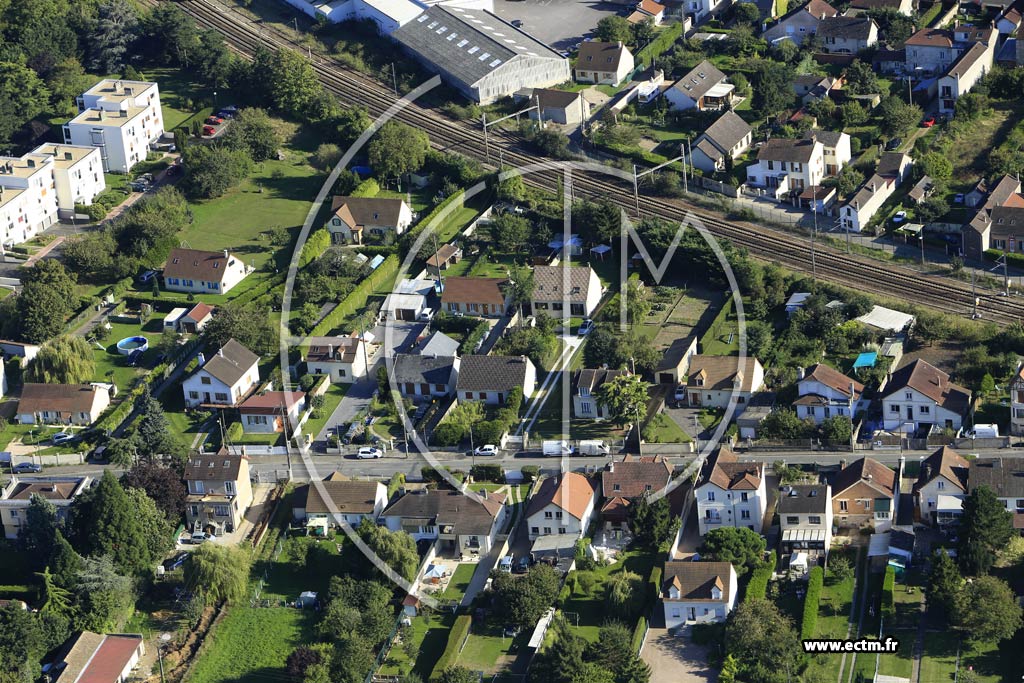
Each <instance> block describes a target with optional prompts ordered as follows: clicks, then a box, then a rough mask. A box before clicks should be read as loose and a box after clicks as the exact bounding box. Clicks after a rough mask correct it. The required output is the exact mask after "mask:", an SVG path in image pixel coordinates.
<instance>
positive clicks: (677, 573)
mask: <svg viewBox="0 0 1024 683" xmlns="http://www.w3.org/2000/svg"><path fill="white" fill-rule="evenodd" d="M738 593H739V582H738V581H737V580H736V570H735V569H734V568H733V566H732V565H731V564H729V563H728V562H678V561H670V562H666V563H665V573H664V574H663V575H662V586H661V604H662V607H663V609H664V610H665V627H666V628H668V629H669V630H672V629H674V628H678V627H679V626H685V625H691V624H710V623H716V622H721V621H725V619H726V617H728V616H729V613H730V612H732V608H733V607H734V606H735V605H736V595H737V594H738Z"/></svg>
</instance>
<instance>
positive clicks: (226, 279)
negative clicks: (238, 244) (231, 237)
mask: <svg viewBox="0 0 1024 683" xmlns="http://www.w3.org/2000/svg"><path fill="white" fill-rule="evenodd" d="M252 271H253V269H252V268H251V267H249V266H246V265H245V261H243V260H242V258H241V257H240V256H236V255H235V254H232V253H231V252H230V251H228V250H227V249H225V250H224V251H201V250H199V249H171V253H170V254H169V255H168V256H167V262H166V263H165V264H164V273H163V277H164V289H166V290H167V291H169V292H188V293H190V294H227V293H228V292H229V291H231V290H232V289H233V288H234V286H235V285H237V284H238V283H239V282H241V281H242V280H244V279H245V276H246V275H248V274H249V273H251V272H252Z"/></svg>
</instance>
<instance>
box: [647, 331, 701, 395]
mask: <svg viewBox="0 0 1024 683" xmlns="http://www.w3.org/2000/svg"><path fill="white" fill-rule="evenodd" d="M696 355H697V337H679V338H677V339H674V340H673V341H672V343H671V344H669V346H668V348H667V349H665V350H664V351H663V352H662V355H661V360H660V361H658V366H657V367H656V368H655V369H654V377H655V381H657V382H658V383H659V384H670V385H672V386H676V385H678V384H680V383H681V382H683V381H685V377H686V374H687V373H688V372H690V361H691V360H693V357H694V356H696Z"/></svg>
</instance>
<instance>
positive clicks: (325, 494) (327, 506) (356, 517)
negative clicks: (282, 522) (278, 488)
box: [292, 477, 388, 528]
mask: <svg viewBox="0 0 1024 683" xmlns="http://www.w3.org/2000/svg"><path fill="white" fill-rule="evenodd" d="M387 504H388V489H387V487H386V486H384V484H383V483H382V482H379V481H356V480H340V479H335V478H334V477H327V478H326V479H324V480H323V481H320V482H311V483H309V484H306V485H305V486H301V487H299V489H298V490H297V491H296V492H295V504H294V505H293V506H292V519H294V520H296V521H298V522H301V523H304V524H306V526H321V527H325V526H341V525H342V524H343V523H347V524H348V525H350V526H352V527H353V528H354V527H357V526H359V524H360V523H362V521H363V520H364V519H368V520H370V521H371V522H376V521H377V518H378V517H379V516H380V514H381V513H382V512H384V508H385V507H387Z"/></svg>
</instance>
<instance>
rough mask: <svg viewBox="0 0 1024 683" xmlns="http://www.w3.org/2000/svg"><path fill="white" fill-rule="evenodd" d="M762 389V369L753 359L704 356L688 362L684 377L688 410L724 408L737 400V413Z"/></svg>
mask: <svg viewBox="0 0 1024 683" xmlns="http://www.w3.org/2000/svg"><path fill="white" fill-rule="evenodd" d="M762 388H764V367H763V366H762V365H761V361H759V360H757V359H756V358H754V357H753V356H747V357H746V358H743V359H740V357H739V356H706V355H703V354H697V355H694V356H692V357H691V358H690V371H689V375H687V377H686V403H687V405H689V406H690V407H694V408H695V407H698V406H700V407H705V408H725V407H726V406H728V405H729V401H730V400H731V399H732V397H733V396H734V395H735V396H736V412H737V414H739V413H741V412H743V408H744V407H745V406H746V404H747V403H749V402H750V399H751V397H752V396H753V395H754V394H755V393H757V392H758V391H760V390H761V389H762Z"/></svg>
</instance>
